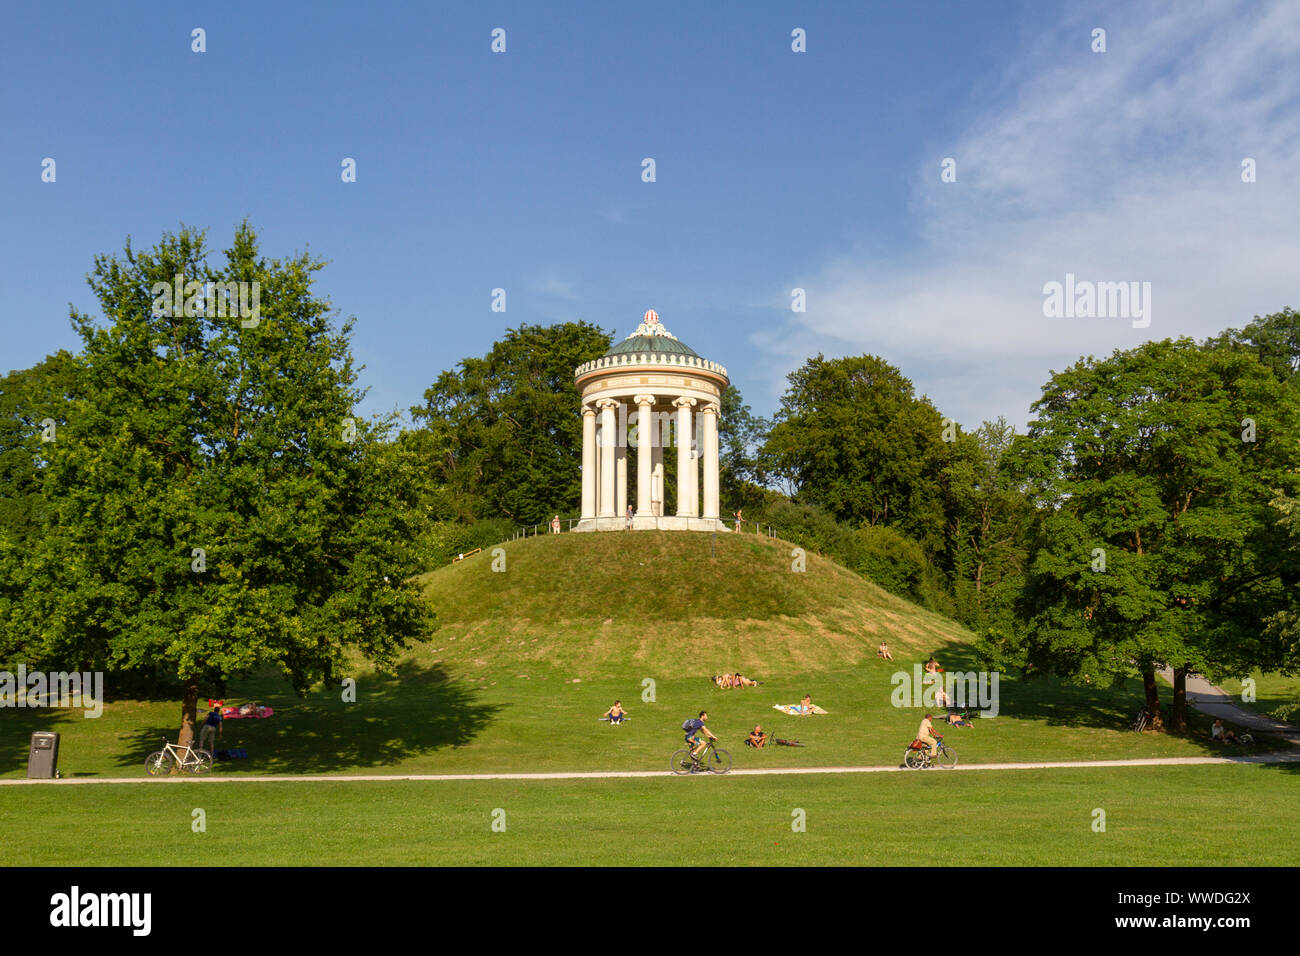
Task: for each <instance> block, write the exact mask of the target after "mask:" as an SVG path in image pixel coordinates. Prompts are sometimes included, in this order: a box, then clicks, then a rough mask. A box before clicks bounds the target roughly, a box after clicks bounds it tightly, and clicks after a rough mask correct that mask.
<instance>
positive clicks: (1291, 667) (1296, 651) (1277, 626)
mask: <svg viewBox="0 0 1300 956" xmlns="http://www.w3.org/2000/svg"><path fill="white" fill-rule="evenodd" d="M1273 507H1274V508H1276V509H1277V511H1278V512H1279V513H1280V515H1281V517H1280V518H1279V519H1278V525H1279V527H1281V528H1282V530H1283V531H1285V532H1286V534H1287V538H1286V540H1285V542H1284V544H1283V548H1282V552H1281V563H1282V583H1283V592H1284V594H1286V595H1287V596H1288V599H1287V602H1286V606H1285V607H1284V608H1282V609H1281V610H1279V611H1277V613H1275V614H1273V615H1272V616H1270V617H1268V618H1267V619H1266V625H1267V628H1268V633H1269V635H1270V636H1271V637H1272V638H1273V639H1274V641H1276V647H1277V650H1278V657H1279V664H1278V668H1279V669H1280V670H1282V671H1284V672H1286V673H1289V674H1294V673H1297V672H1300V498H1292V497H1288V496H1286V495H1279V496H1278V498H1277V499H1276V500H1275V501H1274V502H1273Z"/></svg>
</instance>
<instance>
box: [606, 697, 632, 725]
mask: <svg viewBox="0 0 1300 956" xmlns="http://www.w3.org/2000/svg"><path fill="white" fill-rule="evenodd" d="M626 716H627V711H626V710H624V709H623V702H622V701H621V700H616V701H614V706H613V707H611V708H610V709H609V710H607V711H605V713H604V714H602V715H601V717H602V719H603V718H605V717H608V718H609V722H610V723H611V724H621V723H622V722H623V718H624V717H626Z"/></svg>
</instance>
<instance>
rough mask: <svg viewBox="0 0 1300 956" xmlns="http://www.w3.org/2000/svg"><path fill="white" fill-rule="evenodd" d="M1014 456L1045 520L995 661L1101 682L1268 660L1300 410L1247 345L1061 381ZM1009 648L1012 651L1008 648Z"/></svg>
mask: <svg viewBox="0 0 1300 956" xmlns="http://www.w3.org/2000/svg"><path fill="white" fill-rule="evenodd" d="M1034 409H1035V411H1036V413H1037V416H1038V417H1037V419H1036V420H1035V421H1034V422H1033V423H1032V424H1031V426H1030V430H1029V435H1028V436H1027V438H1026V439H1025V440H1024V442H1023V444H1022V446H1021V447H1018V448H1017V449H1016V453H1017V455H1018V456H1019V457H1020V460H1021V464H1022V467H1023V469H1024V474H1025V475H1026V476H1027V477H1028V479H1029V480H1030V482H1031V484H1032V486H1033V488H1034V490H1035V493H1036V495H1037V497H1038V503H1039V505H1040V507H1041V509H1042V512H1043V517H1042V520H1041V523H1040V524H1039V525H1038V528H1037V537H1036V541H1035V545H1034V554H1033V558H1032V563H1031V567H1030V573H1029V576H1028V579H1027V582H1026V586H1025V591H1024V594H1023V604H1022V617H1023V620H1024V626H1023V627H1022V628H1020V629H1019V630H1018V631H1017V632H1015V633H1014V634H1013V633H1012V632H1010V631H1007V630H1003V631H1001V632H998V633H995V634H993V635H991V637H992V640H991V641H989V642H988V643H990V644H991V645H993V646H994V647H995V648H996V650H997V651H998V652H1001V653H1002V654H1003V655H1004V656H1003V658H1002V659H1003V660H1004V661H1014V662H1016V663H1019V664H1020V665H1022V666H1025V667H1026V668H1027V669H1030V670H1049V671H1054V672H1056V673H1058V674H1063V675H1066V676H1069V677H1073V678H1079V679H1083V680H1088V681H1095V682H1098V683H1105V682H1108V681H1109V680H1112V679H1114V678H1115V677H1117V676H1121V675H1124V674H1129V673H1132V672H1133V671H1134V670H1136V671H1137V672H1138V673H1140V674H1141V676H1142V679H1143V683H1144V686H1145V688H1146V696H1147V703H1148V706H1149V707H1150V708H1151V709H1152V711H1153V712H1154V713H1155V714H1156V715H1157V718H1159V717H1160V708H1159V698H1158V694H1157V688H1156V682H1155V672H1156V670H1157V669H1158V667H1159V666H1160V665H1162V664H1168V665H1170V666H1171V667H1172V668H1173V672H1174V706H1173V711H1172V719H1171V723H1172V725H1173V727H1174V728H1175V729H1181V728H1182V727H1183V726H1184V724H1185V696H1184V690H1185V678H1186V675H1187V674H1188V673H1189V672H1193V671H1196V672H1202V673H1205V674H1207V676H1210V677H1211V678H1214V677H1216V676H1224V675H1227V674H1229V673H1241V672H1243V671H1245V670H1248V669H1249V668H1250V667H1252V666H1258V665H1267V664H1268V663H1269V662H1270V661H1274V660H1276V656H1277V648H1276V646H1275V645H1270V644H1269V642H1268V641H1267V639H1266V638H1265V637H1264V636H1262V632H1261V627H1260V617H1261V614H1266V613H1269V612H1270V611H1272V610H1276V609H1278V608H1279V607H1280V606H1281V605H1282V604H1283V603H1284V601H1285V590H1286V584H1285V580H1284V578H1283V571H1284V568H1283V564H1282V560H1281V546H1280V537H1281V529H1279V527H1278V524H1277V521H1276V517H1277V516H1276V512H1274V511H1272V509H1270V508H1269V506H1268V505H1269V501H1270V500H1271V499H1272V498H1273V496H1274V494H1275V491H1274V489H1276V488H1279V487H1294V484H1295V479H1296V476H1295V475H1294V474H1293V473H1291V469H1293V468H1294V467H1295V465H1296V448H1297V445H1296V441H1297V438H1298V437H1300V405H1298V404H1297V401H1296V395H1295V392H1294V391H1293V390H1290V389H1288V388H1287V387H1286V385H1285V383H1283V382H1280V381H1279V380H1278V378H1277V377H1276V376H1275V375H1274V374H1273V373H1272V371H1271V370H1270V368H1269V367H1268V366H1267V365H1265V364H1263V363H1261V362H1260V361H1259V360H1258V358H1257V357H1256V356H1255V355H1254V354H1252V353H1251V352H1249V351H1247V350H1241V349H1232V348H1223V347H1217V346H1212V345H1206V346H1198V345H1197V344H1196V343H1195V342H1193V341H1192V340H1190V339H1179V340H1177V341H1163V342H1152V343H1147V344H1145V345H1143V346H1141V347H1139V348H1136V349H1133V350H1131V351H1127V352H1116V353H1115V354H1113V355H1112V356H1111V357H1109V358H1107V359H1103V360H1095V359H1091V358H1089V359H1085V360H1083V361H1080V362H1079V363H1077V364H1076V365H1074V366H1073V367H1071V368H1069V369H1067V370H1066V371H1064V372H1061V373H1057V374H1056V375H1054V376H1053V377H1052V379H1051V381H1050V382H1049V383H1048V384H1047V385H1046V386H1045V388H1044V390H1043V395H1042V397H1041V399H1040V400H1039V401H1038V402H1037V403H1036V404H1035V406H1034ZM1008 652H1010V653H1008Z"/></svg>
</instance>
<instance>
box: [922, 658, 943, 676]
mask: <svg viewBox="0 0 1300 956" xmlns="http://www.w3.org/2000/svg"><path fill="white" fill-rule="evenodd" d="M925 672H926V673H927V674H942V673H943V668H942V667H940V666H939V662H938V661H936V660H935V659H934V655H933V654H931V655H930V659H929V660H928V661H926V662H925Z"/></svg>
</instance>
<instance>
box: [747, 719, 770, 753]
mask: <svg viewBox="0 0 1300 956" xmlns="http://www.w3.org/2000/svg"><path fill="white" fill-rule="evenodd" d="M745 743H746V744H747V745H748V746H750V747H756V748H758V749H760V750H761V749H762V747H763V745H764V744H765V743H767V734H766V733H764V732H763V727H762V725H760V724H755V725H754V729H753V730H751V731H750V732H749V736H748V737H746V738H745Z"/></svg>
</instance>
